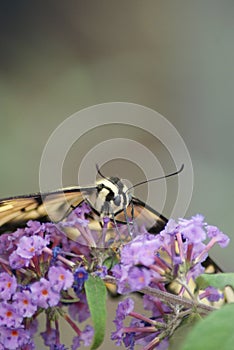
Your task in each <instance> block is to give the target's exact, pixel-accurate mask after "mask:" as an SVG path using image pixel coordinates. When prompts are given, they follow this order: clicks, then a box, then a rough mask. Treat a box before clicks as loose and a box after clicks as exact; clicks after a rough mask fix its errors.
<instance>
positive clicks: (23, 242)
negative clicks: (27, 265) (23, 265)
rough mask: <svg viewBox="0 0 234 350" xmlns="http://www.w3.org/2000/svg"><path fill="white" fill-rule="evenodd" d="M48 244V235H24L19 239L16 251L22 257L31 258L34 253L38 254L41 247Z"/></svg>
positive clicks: (40, 251)
mask: <svg viewBox="0 0 234 350" xmlns="http://www.w3.org/2000/svg"><path fill="white" fill-rule="evenodd" d="M48 244H49V239H48V236H47V238H46V239H44V238H42V237H40V236H31V237H25V236H24V237H22V238H21V239H20V241H19V244H18V248H17V250H16V252H17V254H18V255H20V256H21V257H22V258H26V259H31V258H32V257H33V256H35V255H40V254H41V253H42V250H43V248H45V247H46V246H47V245H48Z"/></svg>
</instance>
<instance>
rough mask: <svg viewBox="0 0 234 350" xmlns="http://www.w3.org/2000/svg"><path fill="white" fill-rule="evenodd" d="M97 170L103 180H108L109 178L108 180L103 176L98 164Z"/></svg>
mask: <svg viewBox="0 0 234 350" xmlns="http://www.w3.org/2000/svg"><path fill="white" fill-rule="evenodd" d="M96 169H97V173H98V174H99V175H100V176H101V177H102V178H103V179H106V180H108V178H107V177H106V176H105V175H103V174H102V173H101V170H100V168H99V166H98V164H96Z"/></svg>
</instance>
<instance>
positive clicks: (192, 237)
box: [178, 214, 206, 244]
mask: <svg viewBox="0 0 234 350" xmlns="http://www.w3.org/2000/svg"><path fill="white" fill-rule="evenodd" d="M204 225H205V223H204V216H202V215H200V214H197V215H195V216H192V218H191V219H189V220H188V219H180V220H179V227H178V231H179V232H180V233H181V234H182V235H183V237H184V238H186V239H188V240H189V242H192V243H195V244H196V243H198V242H199V243H200V242H202V241H204V240H205V239H206V232H205V230H204Z"/></svg>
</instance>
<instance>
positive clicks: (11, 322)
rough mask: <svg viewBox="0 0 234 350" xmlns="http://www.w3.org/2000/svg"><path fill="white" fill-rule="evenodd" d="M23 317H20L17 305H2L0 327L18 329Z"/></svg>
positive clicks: (0, 307)
mask: <svg viewBox="0 0 234 350" xmlns="http://www.w3.org/2000/svg"><path fill="white" fill-rule="evenodd" d="M22 320H23V317H22V316H21V315H19V311H18V309H17V307H16V304H13V303H12V304H10V303H6V302H2V303H0V326H6V327H8V328H18V327H19V326H20V325H21V322H22Z"/></svg>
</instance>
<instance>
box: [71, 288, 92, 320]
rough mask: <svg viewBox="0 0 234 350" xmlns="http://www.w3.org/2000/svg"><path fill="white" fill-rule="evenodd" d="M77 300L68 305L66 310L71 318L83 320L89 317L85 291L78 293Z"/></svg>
mask: <svg viewBox="0 0 234 350" xmlns="http://www.w3.org/2000/svg"><path fill="white" fill-rule="evenodd" d="M79 299H80V300H79V301H78V302H76V303H73V304H72V305H69V308H68V312H69V315H70V316H71V317H72V318H73V320H75V321H78V322H84V321H86V320H87V318H89V317H90V312H89V306H88V303H87V299H86V295H85V293H79Z"/></svg>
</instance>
